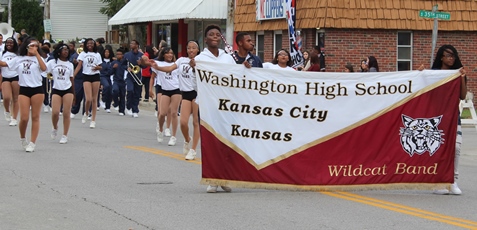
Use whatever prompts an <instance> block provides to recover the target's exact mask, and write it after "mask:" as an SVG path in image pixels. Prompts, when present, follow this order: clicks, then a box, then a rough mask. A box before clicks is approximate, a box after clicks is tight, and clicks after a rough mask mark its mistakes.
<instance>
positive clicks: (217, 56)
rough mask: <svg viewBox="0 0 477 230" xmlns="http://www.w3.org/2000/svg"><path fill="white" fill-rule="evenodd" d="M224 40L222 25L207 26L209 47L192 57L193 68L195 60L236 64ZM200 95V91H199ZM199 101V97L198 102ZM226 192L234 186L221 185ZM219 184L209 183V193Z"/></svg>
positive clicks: (206, 40)
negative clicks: (226, 49) (221, 46)
mask: <svg viewBox="0 0 477 230" xmlns="http://www.w3.org/2000/svg"><path fill="white" fill-rule="evenodd" d="M221 40H222V32H221V30H220V27H219V26H217V25H209V26H207V27H206V28H205V44H207V48H204V50H203V51H202V52H200V54H199V55H197V57H195V58H194V59H191V61H190V62H189V65H190V66H191V67H192V68H195V60H198V61H211V62H216V63H228V64H236V63H235V60H234V58H233V57H232V56H231V55H229V54H227V53H225V51H224V50H223V49H220V48H219V47H220V42H221ZM198 93H199V95H200V92H198ZM197 101H199V100H198V97H197V99H196V102H197ZM220 187H221V188H222V189H223V190H224V191H225V192H232V188H230V187H228V186H224V185H222V186H220ZM217 188H218V185H216V184H212V183H209V186H208V187H207V192H208V193H215V192H217Z"/></svg>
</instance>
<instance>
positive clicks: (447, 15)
mask: <svg viewBox="0 0 477 230" xmlns="http://www.w3.org/2000/svg"><path fill="white" fill-rule="evenodd" d="M419 17H421V18H431V19H434V18H437V19H441V20H450V13H447V12H432V11H426V10H420V11H419Z"/></svg>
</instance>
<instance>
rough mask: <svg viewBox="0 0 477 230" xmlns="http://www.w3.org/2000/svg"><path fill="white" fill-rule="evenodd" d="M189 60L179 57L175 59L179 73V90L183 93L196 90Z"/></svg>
mask: <svg viewBox="0 0 477 230" xmlns="http://www.w3.org/2000/svg"><path fill="white" fill-rule="evenodd" d="M189 62H190V58H188V57H181V58H179V59H177V61H176V65H177V69H178V71H179V89H180V90H181V91H183V92H190V91H192V90H195V89H197V82H196V78H195V73H194V72H193V69H192V67H190V65H189Z"/></svg>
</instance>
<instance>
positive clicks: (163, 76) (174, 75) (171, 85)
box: [153, 61, 179, 90]
mask: <svg viewBox="0 0 477 230" xmlns="http://www.w3.org/2000/svg"><path fill="white" fill-rule="evenodd" d="M156 63H157V65H158V66H171V65H173V64H174V62H165V61H158V62H156ZM153 69H154V68H153ZM155 73H156V74H157V76H156V79H157V80H158V81H160V84H159V85H161V88H162V89H163V90H176V89H179V71H178V70H177V69H175V70H173V71H172V72H169V73H165V72H162V71H159V70H156V72H155Z"/></svg>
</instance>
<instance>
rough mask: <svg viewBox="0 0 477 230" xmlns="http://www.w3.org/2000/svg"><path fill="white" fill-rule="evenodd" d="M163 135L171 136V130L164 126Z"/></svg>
mask: <svg viewBox="0 0 477 230" xmlns="http://www.w3.org/2000/svg"><path fill="white" fill-rule="evenodd" d="M164 136H166V137H170V136H171V130H170V129H168V128H166V130H164Z"/></svg>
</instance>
